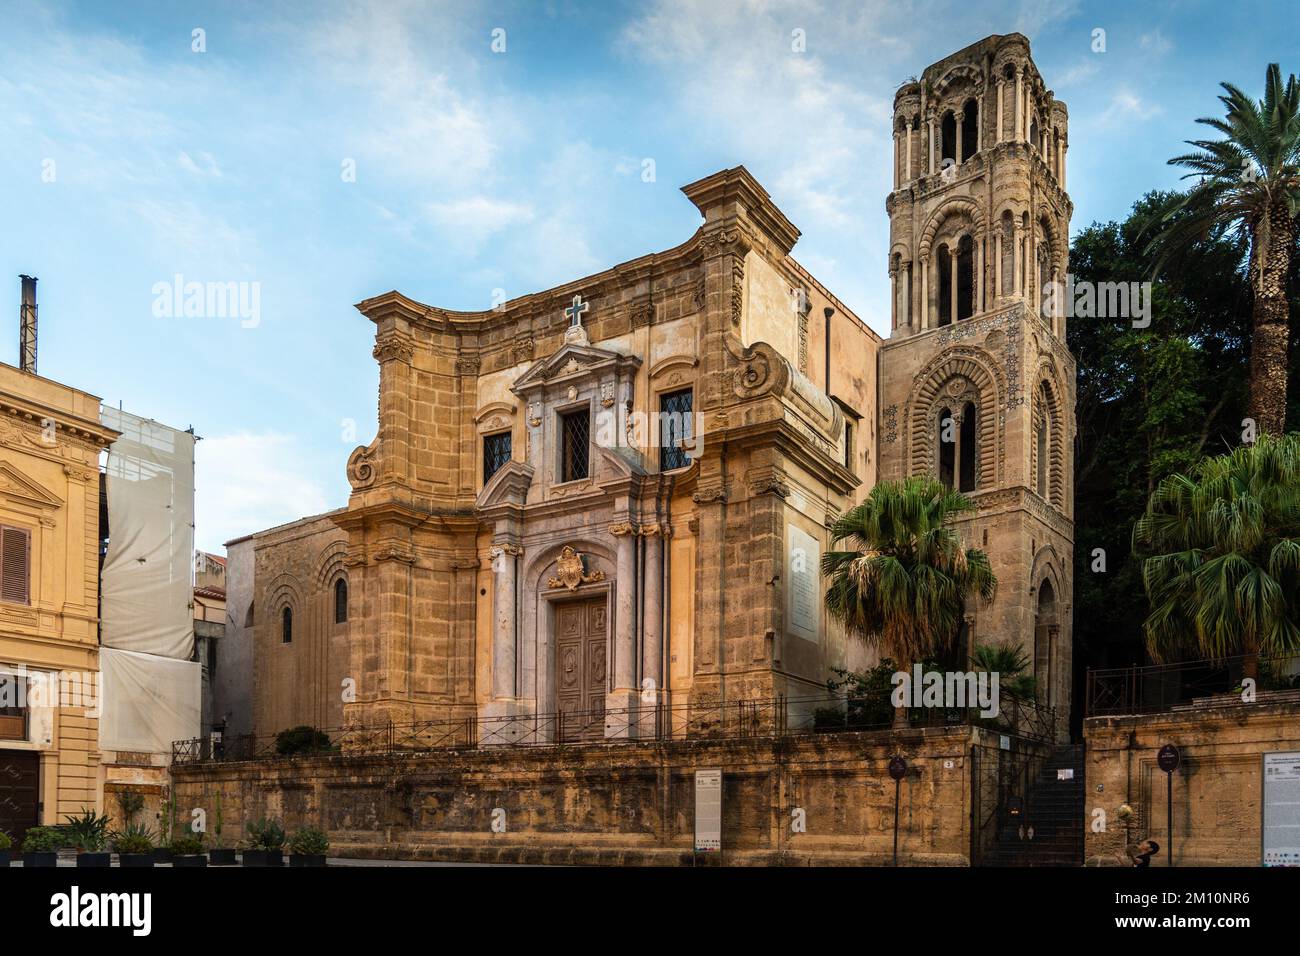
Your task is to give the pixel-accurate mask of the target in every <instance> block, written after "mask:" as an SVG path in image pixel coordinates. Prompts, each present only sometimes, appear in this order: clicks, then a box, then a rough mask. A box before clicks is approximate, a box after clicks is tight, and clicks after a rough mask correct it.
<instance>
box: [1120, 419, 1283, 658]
mask: <svg viewBox="0 0 1300 956" xmlns="http://www.w3.org/2000/svg"><path fill="white" fill-rule="evenodd" d="M1133 550H1134V553H1135V554H1136V555H1137V557H1138V558H1140V559H1142V583H1143V585H1144V586H1145V587H1146V592H1147V599H1148V600H1149V601H1150V604H1151V613H1150V614H1149V615H1148V616H1147V619H1146V621H1145V622H1144V624H1143V630H1144V631H1145V633H1146V640H1147V649H1148V651H1149V652H1150V654H1151V656H1152V658H1153V659H1155V660H1156V661H1163V660H1166V659H1168V658H1177V657H1181V656H1191V655H1193V654H1195V655H1197V656H1200V657H1204V658H1209V659H1211V660H1222V659H1223V658H1225V657H1229V656H1232V655H1237V654H1245V655H1256V654H1266V655H1273V654H1277V655H1288V654H1293V653H1295V652H1296V651H1298V650H1300V433H1294V432H1293V433H1291V434H1289V435H1286V436H1284V437H1282V438H1275V437H1273V436H1268V435H1265V436H1261V437H1260V439H1259V441H1258V443H1256V444H1254V445H1243V446H1241V447H1240V448H1237V449H1236V450H1235V451H1233V452H1231V453H1230V454H1227V455H1220V456H1218V457H1215V458H1203V459H1201V460H1200V461H1199V462H1197V463H1196V465H1194V466H1193V467H1192V468H1191V470H1190V473H1189V474H1187V475H1171V476H1170V477H1168V478H1166V479H1165V480H1164V481H1162V482H1160V484H1159V486H1157V488H1156V490H1155V492H1154V493H1153V494H1152V495H1151V500H1150V501H1149V502H1148V503H1147V509H1146V513H1145V514H1144V515H1143V516H1142V517H1141V518H1140V519H1139V520H1138V522H1137V524H1136V525H1134V527H1133ZM1247 663H1248V664H1249V665H1250V666H1249V675H1250V676H1254V673H1255V667H1254V662H1253V661H1248V662H1247Z"/></svg>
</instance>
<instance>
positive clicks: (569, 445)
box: [560, 408, 591, 481]
mask: <svg viewBox="0 0 1300 956" xmlns="http://www.w3.org/2000/svg"><path fill="white" fill-rule="evenodd" d="M590 417H591V416H590V413H589V412H588V410H587V409H585V408H584V409H582V410H581V411H577V412H566V413H564V414H563V415H561V416H560V481H578V480H580V479H582V478H586V477H587V475H588V468H589V466H590V461H589V458H590V454H591V448H590V444H591V441H590V436H591V422H590Z"/></svg>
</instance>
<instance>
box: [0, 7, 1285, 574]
mask: <svg viewBox="0 0 1300 956" xmlns="http://www.w3.org/2000/svg"><path fill="white" fill-rule="evenodd" d="M1293 21H1294V8H1293V7H1292V6H1291V5H1290V4H1287V3H1280V2H1279V3H1272V4H1269V3H1241V4H1232V5H1224V4H1221V3H1208V2H1186V3H1173V2H1164V3H1161V2H1155V3H1147V2H1143V3H1132V2H1125V3H1083V2H1063V3H1049V2H1030V0H1022V2H1016V0H1005V2H999V0H992V2H978V0H976V2H972V0H965V2H933V3H931V2H912V3H908V2H899V0H891V2H869V3H861V2H858V3H849V2H843V3H841V2H827V3H808V2H794V0H699V2H695V3H690V2H673V0H657V2H656V0H651V2H645V3H636V4H634V3H617V2H578V0H570V2H563V0H555V2H549V3H547V2H543V3H475V4H471V3H456V2H448V3H414V2H397V0H387V2H379V0H375V2H373V3H371V4H360V3H330V2H324V3H319V2H318V3H271V2H262V3H241V2H226V3H215V2H214V3H186V2H175V0H170V2H147V3H146V2H138V3H131V2H115V3H112V4H107V3H92V2H87V3H59V2H50V3H39V4H38V3H25V2H11V0H3V2H0V23H2V24H3V26H0V31H2V32H0V142H3V143H4V148H3V149H2V150H0V208H3V210H4V223H5V228H4V229H3V231H2V232H0V290H5V291H4V294H2V295H0V315H8V316H10V319H9V320H8V324H7V325H4V326H3V327H4V328H7V329H9V332H8V334H4V335H0V361H4V362H10V363H14V362H16V360H17V328H16V325H17V318H16V316H17V304H18V281H17V275H18V274H19V273H28V274H33V275H36V276H39V278H40V280H41V282H40V289H39V293H40V302H41V327H40V371H41V373H42V374H43V375H46V376H49V377H51V378H54V379H57V380H59V381H63V382H67V383H68V384H71V385H76V386H78V387H80V388H84V389H86V390H88V391H90V392H93V393H95V394H98V395H100V396H102V397H103V399H104V401H105V402H107V403H109V404H114V405H115V404H117V403H119V402H121V403H122V405H123V407H125V408H126V409H128V410H130V411H134V412H136V413H137V414H142V415H146V416H149V417H153V418H156V419H158V420H159V421H162V422H165V423H167V424H170V425H175V426H178V427H181V428H184V427H187V426H189V425H193V426H194V428H195V430H196V431H197V432H198V434H199V435H201V436H202V437H203V439H204V440H203V441H202V442H200V443H199V445H198V450H197V453H196V454H197V460H198V474H197V480H196V485H197V493H196V495H197V529H196V537H197V541H198V544H199V546H200V547H204V548H207V549H210V550H212V549H216V550H219V549H220V545H221V543H222V542H223V541H225V540H226V539H228V538H230V537H234V536H236V535H239V534H244V533H247V532H250V531H255V530H258V529H260V528H263V527H267V526H269V525H272V524H275V523H278V522H281V521H287V520H291V519H293V518H296V517H299V516H301V515H304V514H310V513H314V512H316V511H321V510H325V509H327V508H332V507H336V506H339V505H342V504H344V503H345V502H346V500H347V490H348V488H347V481H346V478H345V476H344V463H345V460H346V457H347V454H348V452H349V451H350V450H351V448H352V447H354V446H355V445H356V444H360V443H364V442H366V441H368V440H369V439H370V438H371V437H372V436H373V434H374V430H375V407H376V390H377V386H378V372H377V369H376V366H375V363H374V361H373V359H372V358H371V356H370V348H371V345H372V338H373V332H372V326H371V325H370V323H369V322H367V321H366V320H365V319H363V318H362V317H361V316H360V314H359V313H357V312H356V311H355V309H353V307H352V306H353V303H356V302H358V301H360V300H361V299H363V298H366V297H368V296H371V295H374V294H376V293H379V292H383V291H386V290H388V289H391V288H397V289H400V290H402V291H403V292H405V293H406V294H408V295H411V296H413V297H414V298H417V299H420V300H422V301H426V302H429V303H432V304H436V305H442V306H447V307H449V308H459V309H475V308H486V307H487V306H489V305H490V304H491V300H492V296H493V292H494V290H496V289H503V290H505V293H506V295H508V296H510V297H514V296H516V295H522V294H525V293H527V292H530V291H534V290H537V289H543V288H547V287H549V286H552V285H556V284H559V283H562V282H566V281H569V280H571V279H574V278H578V277H580V276H582V275H586V274H588V273H591V272H596V271H599V270H601V269H604V268H607V267H608V266H611V265H613V264H615V263H617V262H621V261H624V260H626V259H630V258H633V257H635V256H638V255H641V254H644V253H646V252H650V251H653V250H658V249H664V248H667V247H669V246H672V245H675V244H677V243H679V242H681V241H682V240H684V239H686V238H687V237H688V236H689V235H690V234H691V233H692V231H693V230H694V229H695V228H696V226H697V225H698V216H697V214H696V212H695V210H694V208H693V207H692V206H691V205H690V203H689V202H687V201H686V199H685V197H683V196H682V195H681V193H680V192H679V187H680V186H682V185H684V184H686V183H688V182H691V181H693V180H695V179H698V178H700V177H702V176H705V175H707V174H709V173H711V172H714V171H716V170H718V169H722V168H725V167H728V166H733V165H736V164H740V163H743V164H745V165H746V166H747V167H748V168H749V169H750V171H751V172H753V173H754V175H755V176H757V177H758V179H759V181H760V182H762V183H763V184H764V185H765V186H766V187H767V188H768V190H769V191H770V192H771V193H772V195H773V198H774V199H775V200H776V202H777V203H778V204H779V205H780V206H781V208H782V209H783V210H784V211H785V212H786V214H787V215H788V216H789V217H790V218H791V220H793V221H794V223H795V224H796V225H797V226H799V228H800V229H802V231H803V238H802V239H801V240H800V242H799V244H798V246H796V248H795V255H796V257H797V258H799V259H800V261H802V262H803V263H804V264H805V265H806V266H807V267H808V268H809V269H811V270H812V271H813V273H814V274H816V275H817V276H818V278H819V279H821V280H822V281H823V282H824V283H825V284H826V285H827V286H828V287H829V288H830V289H831V290H832V291H834V292H835V293H836V294H837V295H839V296H840V297H841V298H842V299H843V300H844V301H845V302H847V303H848V304H849V305H850V306H851V307H852V308H854V309H855V310H856V311H857V312H858V313H859V314H860V315H862V316H863V317H864V318H866V319H867V321H869V322H870V323H871V324H872V325H873V326H875V327H876V328H877V329H878V330H882V331H883V330H884V329H885V327H886V324H887V322H888V315H889V311H888V307H887V298H886V293H887V287H888V278H887V275H886V265H885V259H886V254H885V244H886V241H887V235H886V219H885V213H884V197H885V194H886V192H887V190H888V188H889V185H890V183H889V154H890V149H891V141H890V138H889V137H890V134H889V115H890V109H891V104H892V98H893V92H894V90H895V88H896V87H897V86H898V85H899V84H900V83H902V82H903V81H905V80H906V79H907V78H908V77H910V76H913V75H915V74H919V73H920V71H921V70H922V69H923V68H924V67H925V66H926V65H927V64H929V63H931V62H932V61H934V60H936V59H938V58H940V57H942V56H945V55H947V54H948V53H950V52H953V51H955V50H957V49H959V48H961V47H963V46H965V45H967V44H969V43H972V42H974V41H975V40H978V39H980V38H981V37H983V36H986V35H988V34H990V33H1007V32H1011V31H1015V30H1018V31H1020V32H1023V33H1025V34H1026V35H1027V36H1029V38H1030V40H1031V41H1032V44H1033V53H1034V59H1035V61H1036V62H1037V64H1038V66H1039V69H1040V70H1041V71H1042V73H1043V75H1044V77H1045V78H1046V80H1047V83H1048V85H1049V86H1050V87H1052V88H1053V89H1054V90H1055V92H1056V94H1057V96H1058V97H1059V98H1061V99H1063V100H1064V101H1065V102H1066V103H1067V105H1068V106H1069V109H1070V152H1069V180H1068V186H1069V191H1070V193H1071V196H1072V198H1073V199H1074V202H1075V215H1074V221H1073V229H1074V230H1075V231H1078V230H1079V229H1081V228H1084V227H1086V226H1087V225H1088V224H1089V223H1090V222H1092V221H1094V220H1098V219H1111V218H1116V217H1121V216H1123V215H1124V213H1125V212H1126V210H1127V209H1128V207H1129V206H1130V205H1131V203H1132V202H1133V200H1134V199H1136V198H1137V197H1138V196H1139V195H1141V194H1142V193H1143V192H1145V191H1146V190H1148V189H1151V188H1154V187H1169V186H1171V185H1173V184H1175V183H1176V181H1177V179H1176V173H1175V171H1174V170H1172V169H1171V168H1169V167H1167V166H1166V165H1165V160H1166V159H1167V158H1168V157H1169V156H1172V155H1174V154H1176V153H1178V152H1180V151H1182V145H1181V144H1182V140H1184V139H1188V138H1191V137H1193V136H1195V135H1197V129H1196V127H1195V125H1194V122H1193V121H1194V119H1195V118H1196V117H1198V116H1204V115H1215V114H1217V112H1218V106H1219V104H1218V103H1217V101H1216V99H1215V96H1216V94H1217V92H1218V87H1217V84H1218V82H1219V81H1220V80H1229V81H1232V82H1235V83H1237V84H1238V85H1241V86H1243V87H1244V88H1245V89H1246V90H1248V91H1249V92H1251V93H1252V94H1256V95H1257V94H1258V93H1259V91H1260V89H1261V85H1262V80H1263V75H1264V67H1265V64H1266V63H1268V62H1270V61H1274V60H1276V61H1280V62H1281V63H1282V67H1283V70H1284V72H1294V71H1297V70H1300V56H1298V55H1297V52H1298V51H1297V47H1298V46H1300V39H1297V37H1298V36H1300V33H1297V31H1295V30H1293V29H1291V24H1292V23H1293ZM196 28H199V29H202V30H203V31H204V33H205V40H206V51H205V52H194V51H193V50H192V35H193V31H194V30H195V29H196ZM498 28H499V29H503V30H504V31H505V46H506V48H505V52H502V53H494V52H493V51H492V49H491V43H492V33H493V30H495V29H498ZM1097 28H1101V29H1104V30H1105V31H1106V51H1105V52H1104V53H1095V52H1093V51H1092V44H1093V30H1094V29H1097ZM796 29H799V30H803V31H804V34H805V36H806V43H807V46H806V51H805V52H802V53H796V52H793V51H792V50H791V35H792V31H793V30H796ZM646 159H653V160H654V165H655V181H654V182H644V181H643V180H642V176H641V171H642V168H643V161H644V160H646ZM349 160H351V161H353V162H354V163H355V170H356V175H355V181H353V182H349V181H345V176H344V175H343V170H344V164H345V163H346V162H347V161H349ZM51 172H52V174H53V177H52V181H48V180H49V179H50V178H51ZM177 274H180V275H182V276H184V279H185V281H201V282H221V283H225V282H247V283H253V282H256V283H258V288H259V290H260V296H261V301H260V321H259V322H258V324H257V325H256V326H255V327H245V326H247V325H248V324H249V323H246V322H242V323H241V321H240V320H239V319H238V318H217V317H205V318H184V317H165V316H162V317H160V316H158V315H155V311H156V310H155V308H154V305H155V292H154V288H155V285H156V284H157V283H159V282H171V281H173V276H175V275H177Z"/></svg>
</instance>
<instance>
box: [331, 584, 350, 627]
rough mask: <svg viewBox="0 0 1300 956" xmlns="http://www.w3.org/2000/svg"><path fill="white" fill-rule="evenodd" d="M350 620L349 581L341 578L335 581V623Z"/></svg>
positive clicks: (343, 622)
mask: <svg viewBox="0 0 1300 956" xmlns="http://www.w3.org/2000/svg"><path fill="white" fill-rule="evenodd" d="M347 621H348V581H347V578H339V579H338V580H337V581H335V582H334V623H335V624H346V623H347Z"/></svg>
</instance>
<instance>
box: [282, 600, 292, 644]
mask: <svg viewBox="0 0 1300 956" xmlns="http://www.w3.org/2000/svg"><path fill="white" fill-rule="evenodd" d="M280 643H281V644H292V643H293V608H291V607H286V608H285V609H284V610H283V611H281V612H280Z"/></svg>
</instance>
